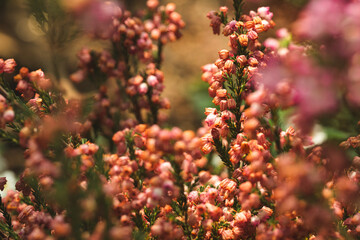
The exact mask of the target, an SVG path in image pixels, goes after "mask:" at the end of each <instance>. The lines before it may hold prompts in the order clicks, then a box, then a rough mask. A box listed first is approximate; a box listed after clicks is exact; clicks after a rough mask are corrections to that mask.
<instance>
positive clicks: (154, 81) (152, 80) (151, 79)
mask: <svg viewBox="0 0 360 240" xmlns="http://www.w3.org/2000/svg"><path fill="white" fill-rule="evenodd" d="M146 82H147V83H148V84H149V86H152V87H154V86H155V85H156V84H158V83H159V81H158V80H157V78H156V77H155V76H154V75H150V76H148V77H147V79H146Z"/></svg>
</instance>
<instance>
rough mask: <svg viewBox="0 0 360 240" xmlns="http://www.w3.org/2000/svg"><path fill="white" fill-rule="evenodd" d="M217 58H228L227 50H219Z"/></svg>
mask: <svg viewBox="0 0 360 240" xmlns="http://www.w3.org/2000/svg"><path fill="white" fill-rule="evenodd" d="M219 58H220V59H228V58H229V51H228V50H226V49H223V50H220V51H219Z"/></svg>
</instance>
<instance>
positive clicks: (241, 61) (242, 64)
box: [236, 55, 247, 67]
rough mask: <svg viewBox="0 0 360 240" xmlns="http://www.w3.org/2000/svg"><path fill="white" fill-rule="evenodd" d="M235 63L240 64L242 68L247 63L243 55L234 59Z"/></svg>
mask: <svg viewBox="0 0 360 240" xmlns="http://www.w3.org/2000/svg"><path fill="white" fill-rule="evenodd" d="M236 61H237V62H238V63H239V64H240V66H241V67H243V66H245V65H246V63H247V58H246V56H245V55H240V56H237V57H236Z"/></svg>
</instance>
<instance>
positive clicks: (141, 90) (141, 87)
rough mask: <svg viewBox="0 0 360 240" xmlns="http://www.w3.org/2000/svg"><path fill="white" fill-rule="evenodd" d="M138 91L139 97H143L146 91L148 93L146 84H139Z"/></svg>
mask: <svg viewBox="0 0 360 240" xmlns="http://www.w3.org/2000/svg"><path fill="white" fill-rule="evenodd" d="M138 90H139V93H140V94H141V95H144V94H146V93H147V91H148V85H147V84H146V83H141V84H140V85H139V88H138Z"/></svg>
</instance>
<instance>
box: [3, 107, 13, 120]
mask: <svg viewBox="0 0 360 240" xmlns="http://www.w3.org/2000/svg"><path fill="white" fill-rule="evenodd" d="M3 118H4V120H5V122H7V123H9V122H12V121H13V120H14V118H15V112H14V110H12V109H7V110H6V111H5V112H4V114H3Z"/></svg>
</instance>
